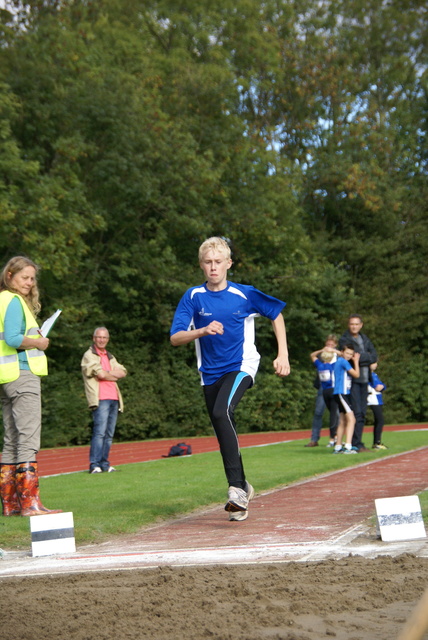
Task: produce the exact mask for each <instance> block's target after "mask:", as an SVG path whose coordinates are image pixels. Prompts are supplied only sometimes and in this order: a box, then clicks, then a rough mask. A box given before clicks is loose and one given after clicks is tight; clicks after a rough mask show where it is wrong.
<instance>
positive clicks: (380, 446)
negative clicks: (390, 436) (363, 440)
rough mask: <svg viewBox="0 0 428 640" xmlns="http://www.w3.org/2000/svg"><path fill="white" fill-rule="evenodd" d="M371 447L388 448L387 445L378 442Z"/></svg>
mask: <svg viewBox="0 0 428 640" xmlns="http://www.w3.org/2000/svg"><path fill="white" fill-rule="evenodd" d="M372 449H388V447H387V446H386V445H384V444H382V443H381V442H380V443H379V444H374V445H373V446H372Z"/></svg>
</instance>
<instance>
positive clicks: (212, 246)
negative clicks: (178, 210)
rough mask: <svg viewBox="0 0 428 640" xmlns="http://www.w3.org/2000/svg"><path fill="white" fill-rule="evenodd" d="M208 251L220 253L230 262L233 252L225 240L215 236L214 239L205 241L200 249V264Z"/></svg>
mask: <svg viewBox="0 0 428 640" xmlns="http://www.w3.org/2000/svg"><path fill="white" fill-rule="evenodd" d="M208 251H219V252H220V253H224V255H225V257H226V258H227V260H230V257H231V251H230V247H229V245H228V244H227V242H226V240H224V238H219V237H218V236H213V237H212V238H208V239H207V240H205V241H204V242H203V243H202V244H201V246H200V247H199V254H198V257H199V262H201V261H202V260H203V258H204V255H205V254H206V253H207V252H208Z"/></svg>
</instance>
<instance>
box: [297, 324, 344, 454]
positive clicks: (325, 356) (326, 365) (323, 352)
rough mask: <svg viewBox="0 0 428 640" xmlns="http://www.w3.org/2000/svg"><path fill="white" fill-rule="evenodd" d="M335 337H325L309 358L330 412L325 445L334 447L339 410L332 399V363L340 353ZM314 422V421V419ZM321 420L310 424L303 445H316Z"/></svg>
mask: <svg viewBox="0 0 428 640" xmlns="http://www.w3.org/2000/svg"><path fill="white" fill-rule="evenodd" d="M336 346H337V338H336V336H334V335H330V336H328V337H327V339H326V341H325V344H324V347H323V348H322V349H318V350H317V351H313V352H312V353H311V355H310V358H311V360H312V362H313V364H314V366H315V368H316V370H317V372H318V379H319V383H320V385H321V390H322V396H323V399H324V403H325V405H326V407H327V409H328V411H329V413H330V424H329V429H330V442H329V443H328V445H327V447H334V445H335V441H336V432H337V424H338V421H339V412H338V409H337V404H336V402H334V401H333V388H334V364H335V362H336V360H337V356H338V355H340V354H341V352H340V351H337V350H336ZM314 423H315V421H314ZM321 426H322V423H321V421H320V422H319V423H317V424H313V425H312V434H311V439H310V441H309V442H308V443H307V444H305V447H317V446H318V440H319V439H320V433H321Z"/></svg>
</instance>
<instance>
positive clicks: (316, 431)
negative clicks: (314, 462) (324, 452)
mask: <svg viewBox="0 0 428 640" xmlns="http://www.w3.org/2000/svg"><path fill="white" fill-rule="evenodd" d="M325 409H326V406H325V402H324V396H323V393H322V389H321V387H320V388H319V389H318V393H317V399H316V400H315V411H314V417H313V420H312V435H311V440H312V441H313V442H318V440H319V439H320V435H321V429H322V417H323V415H324V411H325Z"/></svg>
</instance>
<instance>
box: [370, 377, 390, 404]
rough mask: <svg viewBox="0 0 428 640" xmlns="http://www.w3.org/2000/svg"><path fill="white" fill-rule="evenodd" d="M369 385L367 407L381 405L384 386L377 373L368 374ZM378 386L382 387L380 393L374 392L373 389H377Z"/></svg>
mask: <svg viewBox="0 0 428 640" xmlns="http://www.w3.org/2000/svg"><path fill="white" fill-rule="evenodd" d="M370 378H371V379H370V383H369V386H368V392H369V393H368V396H367V405H368V406H373V405H380V404H383V397H382V392H383V391H385V389H386V385H385V384H383V382H382V380H381V379H380V378H379V376H378V375H377V373H375V372H374V371H373V372H372V373H371V374H370ZM379 384H381V385H383V389H382V391H376V389H375V388H374V387H377V386H378V385H379Z"/></svg>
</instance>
